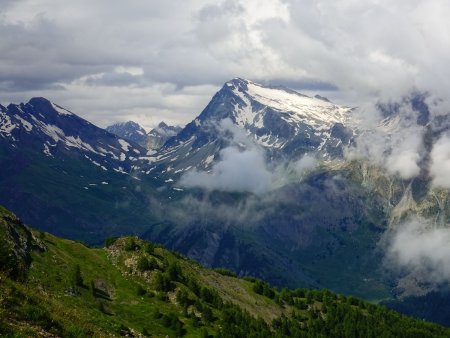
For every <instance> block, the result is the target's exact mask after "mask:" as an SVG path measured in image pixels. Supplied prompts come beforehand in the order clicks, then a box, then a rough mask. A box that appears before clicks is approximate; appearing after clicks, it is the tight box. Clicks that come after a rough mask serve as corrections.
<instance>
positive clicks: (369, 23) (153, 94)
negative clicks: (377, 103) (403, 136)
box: [0, 0, 450, 129]
mask: <svg viewBox="0 0 450 338" xmlns="http://www.w3.org/2000/svg"><path fill="white" fill-rule="evenodd" d="M449 17H450V1H448V0H420V1H419V0H396V1H392V0H364V1H361V0H340V1H330V0H236V1H233V0H228V1H217V0H214V1H206V0H167V1H156V0H128V1H113V0H95V1H93V0H76V1H73V0H72V1H67V0H20V1H18V0H16V1H11V0H0V102H1V103H2V104H8V103H10V102H21V101H27V100H28V99H29V98H30V97H33V96H44V97H47V98H49V99H51V100H52V101H54V102H56V103H59V104H60V105H63V106H65V107H66V108H68V109H70V110H72V111H73V112H75V113H77V114H79V115H81V116H83V117H84V118H86V119H88V120H90V121H92V122H94V123H96V124H98V125H100V126H102V127H104V126H106V125H108V124H110V123H112V122H116V121H126V120H130V119H131V120H135V121H137V122H139V123H141V124H142V125H143V126H144V127H146V128H147V129H149V128H150V127H152V126H154V125H155V124H156V123H158V122H159V121H160V120H165V121H166V122H168V123H179V124H185V123H186V122H189V121H190V120H192V119H193V118H194V117H195V116H196V115H198V113H199V112H200V111H201V110H202V109H203V108H204V106H205V105H206V104H207V103H208V101H209V100H210V98H211V96H212V95H213V94H214V93H215V92H216V91H217V90H219V89H220V87H221V85H222V84H223V83H224V82H225V81H227V80H229V79H231V78H234V77H243V78H249V79H251V80H254V81H256V82H258V81H259V82H264V83H273V84H284V85H287V86H289V87H291V88H294V89H297V90H299V91H302V92H306V93H320V94H322V95H325V96H328V97H330V98H332V99H334V100H336V101H337V102H339V103H344V104H347V105H359V104H362V103H363V102H365V101H368V100H374V99H377V98H380V97H381V98H388V99H389V98H396V97H400V96H402V95H404V94H405V93H407V92H409V91H411V90H413V89H419V90H422V91H429V92H431V93H433V94H434V95H437V96H439V97H441V98H443V99H444V100H447V99H448V97H447V96H449V94H448V88H450V86H449V85H450V83H449V81H450V65H449V63H450V23H449V20H448V18H449Z"/></svg>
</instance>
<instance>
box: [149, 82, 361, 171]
mask: <svg viewBox="0 0 450 338" xmlns="http://www.w3.org/2000/svg"><path fill="white" fill-rule="evenodd" d="M224 119H230V120H231V121H232V122H233V123H234V124H235V125H236V126H238V127H239V128H241V129H243V131H244V132H245V134H247V136H248V137H249V138H250V139H252V140H253V141H254V142H256V143H258V144H259V145H260V146H262V147H264V148H266V149H267V150H270V151H271V152H272V153H273V154H274V156H289V157H292V156H293V157H297V156H301V155H302V154H304V153H310V152H315V153H318V154H319V156H322V157H324V158H334V157H341V156H342V152H343V145H344V144H348V142H349V141H350V139H351V138H352V137H353V135H354V131H353V130H352V125H353V123H352V109H351V108H348V107H343V106H339V105H336V104H334V103H332V102H329V101H328V100H326V99H324V98H322V97H310V96H307V95H303V94H300V93H298V92H296V91H293V90H290V89H288V88H284V87H275V86H264V85H261V84H257V83H255V82H252V81H249V80H245V79H241V78H235V79H233V80H230V81H228V82H226V83H225V84H224V85H223V87H222V88H221V89H220V90H219V91H218V92H217V93H216V95H214V97H213V98H212V100H211V102H210V103H209V104H208V105H207V107H206V108H205V109H204V110H203V112H202V113H201V114H200V115H199V116H198V117H197V118H196V119H195V120H194V121H192V122H191V123H189V124H188V125H187V126H186V127H185V128H184V129H183V130H182V131H181V132H180V133H179V134H178V135H177V136H176V137H174V138H172V139H170V140H169V141H168V142H167V143H166V144H165V145H164V147H162V148H161V149H160V151H158V153H157V154H155V156H154V160H153V161H154V162H156V163H155V166H159V167H160V168H164V167H166V165H167V164H169V163H170V166H169V167H168V168H166V169H164V170H165V171H166V172H170V171H173V172H181V171H184V170H187V169H186V168H192V167H197V168H208V167H209V166H210V165H211V164H212V162H213V160H215V159H218V158H220V155H219V152H220V150H221V149H222V148H223V147H224V146H226V141H225V142H224V140H220V134H221V133H220V132H219V129H220V128H219V127H218V126H219V125H220V122H221V121H222V120H224ZM277 154H278V155H277Z"/></svg>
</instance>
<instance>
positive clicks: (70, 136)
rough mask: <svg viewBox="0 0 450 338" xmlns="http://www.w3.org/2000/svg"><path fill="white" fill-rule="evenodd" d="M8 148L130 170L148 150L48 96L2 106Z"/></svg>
mask: <svg viewBox="0 0 450 338" xmlns="http://www.w3.org/2000/svg"><path fill="white" fill-rule="evenodd" d="M0 143H2V144H4V146H5V149H6V148H8V149H20V151H27V152H33V153H38V154H43V155H45V156H46V157H52V158H57V157H58V158H60V159H62V158H64V157H65V156H69V157H72V158H74V157H78V158H81V159H82V160H83V161H86V160H87V161H89V162H90V163H91V164H93V165H95V166H96V167H99V168H101V169H102V170H104V171H108V170H113V171H117V172H129V171H130V170H131V169H132V167H133V166H134V165H135V163H136V162H137V161H138V160H139V157H140V156H144V155H145V154H146V150H145V149H143V148H141V147H139V146H138V145H136V144H130V143H129V142H127V141H126V140H124V139H121V138H119V137H117V136H115V135H113V134H110V133H108V132H107V131H105V130H104V129H101V128H99V127H97V126H95V125H93V124H91V123H90V122H88V121H86V120H84V119H82V118H81V117H79V116H77V115H75V114H74V113H72V112H70V111H69V110H67V109H65V108H63V107H61V106H59V105H57V104H55V103H52V102H50V101H49V100H47V99H45V98H32V99H31V100H30V101H29V102H28V103H20V104H10V105H8V107H7V108H4V107H3V108H1V109H0Z"/></svg>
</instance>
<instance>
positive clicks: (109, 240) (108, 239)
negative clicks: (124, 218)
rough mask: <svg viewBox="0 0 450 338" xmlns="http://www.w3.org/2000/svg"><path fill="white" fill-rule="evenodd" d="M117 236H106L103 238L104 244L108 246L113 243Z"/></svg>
mask: <svg viewBox="0 0 450 338" xmlns="http://www.w3.org/2000/svg"><path fill="white" fill-rule="evenodd" d="M118 239H119V238H118V237H108V238H107V239H105V246H106V247H107V248H109V247H110V246H111V245H113V244H114V243H115V242H116V241H117V240H118Z"/></svg>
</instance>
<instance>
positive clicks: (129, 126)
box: [105, 121, 147, 148]
mask: <svg viewBox="0 0 450 338" xmlns="http://www.w3.org/2000/svg"><path fill="white" fill-rule="evenodd" d="M105 130H106V131H108V132H110V133H111V134H115V135H117V136H119V137H122V138H124V139H125V140H128V141H131V142H134V143H136V144H139V145H140V146H141V147H144V148H146V147H147V132H146V131H145V129H144V128H142V127H141V126H140V125H139V124H137V123H136V122H133V121H127V122H121V123H115V124H113V125H111V126H108V127H106V128H105Z"/></svg>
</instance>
